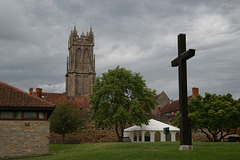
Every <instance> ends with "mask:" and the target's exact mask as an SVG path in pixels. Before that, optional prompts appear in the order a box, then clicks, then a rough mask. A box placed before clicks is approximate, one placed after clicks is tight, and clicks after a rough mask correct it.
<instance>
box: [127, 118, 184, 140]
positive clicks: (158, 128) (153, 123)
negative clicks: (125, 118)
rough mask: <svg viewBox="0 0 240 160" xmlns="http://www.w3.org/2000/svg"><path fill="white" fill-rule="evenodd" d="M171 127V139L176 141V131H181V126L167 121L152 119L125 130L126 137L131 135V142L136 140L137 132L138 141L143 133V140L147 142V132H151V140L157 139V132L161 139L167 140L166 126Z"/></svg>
mask: <svg viewBox="0 0 240 160" xmlns="http://www.w3.org/2000/svg"><path fill="white" fill-rule="evenodd" d="M167 127H169V132H170V134H171V141H176V133H177V132H179V131H180V129H179V128H177V127H174V126H171V125H168V124H166V123H163V122H160V121H157V120H154V119H150V120H149V124H148V125H146V124H142V126H136V125H135V126H132V127H129V128H126V129H125V130H124V137H129V138H130V140H131V142H134V135H135V134H136V141H137V142H139V134H140V132H141V133H142V135H141V137H142V138H141V139H142V142H145V133H146V132H149V133H150V142H154V141H155V133H157V132H159V133H160V136H161V141H166V138H165V134H164V128H167Z"/></svg>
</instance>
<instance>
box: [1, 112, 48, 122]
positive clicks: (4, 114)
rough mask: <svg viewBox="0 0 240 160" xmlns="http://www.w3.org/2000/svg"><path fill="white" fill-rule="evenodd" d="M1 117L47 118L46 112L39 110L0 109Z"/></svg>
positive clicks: (5, 118)
mask: <svg viewBox="0 0 240 160" xmlns="http://www.w3.org/2000/svg"><path fill="white" fill-rule="evenodd" d="M0 119H3V120H8V119H9V120H11V119H13V120H24V119H27V120H31V119H32V120H37V119H39V120H46V119H47V116H46V112H37V111H0Z"/></svg>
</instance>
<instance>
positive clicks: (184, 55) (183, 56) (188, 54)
mask: <svg viewBox="0 0 240 160" xmlns="http://www.w3.org/2000/svg"><path fill="white" fill-rule="evenodd" d="M194 55H195V49H189V50H187V51H185V52H184V53H182V54H181V56H180V57H177V58H175V59H174V60H172V62H171V64H172V67H177V66H178V61H179V58H180V60H181V61H186V60H188V59H190V58H192V57H193V56H194Z"/></svg>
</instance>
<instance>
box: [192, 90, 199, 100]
mask: <svg viewBox="0 0 240 160" xmlns="http://www.w3.org/2000/svg"><path fill="white" fill-rule="evenodd" d="M198 91H199V89H198V88H196V87H193V88H192V96H193V98H196V97H197V96H198V94H199V92H198Z"/></svg>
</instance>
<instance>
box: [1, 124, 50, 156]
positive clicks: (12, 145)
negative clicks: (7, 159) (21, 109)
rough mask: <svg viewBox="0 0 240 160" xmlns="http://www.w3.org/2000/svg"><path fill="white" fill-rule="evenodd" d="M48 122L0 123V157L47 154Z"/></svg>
mask: <svg viewBox="0 0 240 160" xmlns="http://www.w3.org/2000/svg"><path fill="white" fill-rule="evenodd" d="M49 129H50V123H49V121H13V120H12V121H6V120H2V121H0V146H1V147H0V157H4V156H16V155H26V154H45V153H48V152H49V133H50V130H49Z"/></svg>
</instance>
